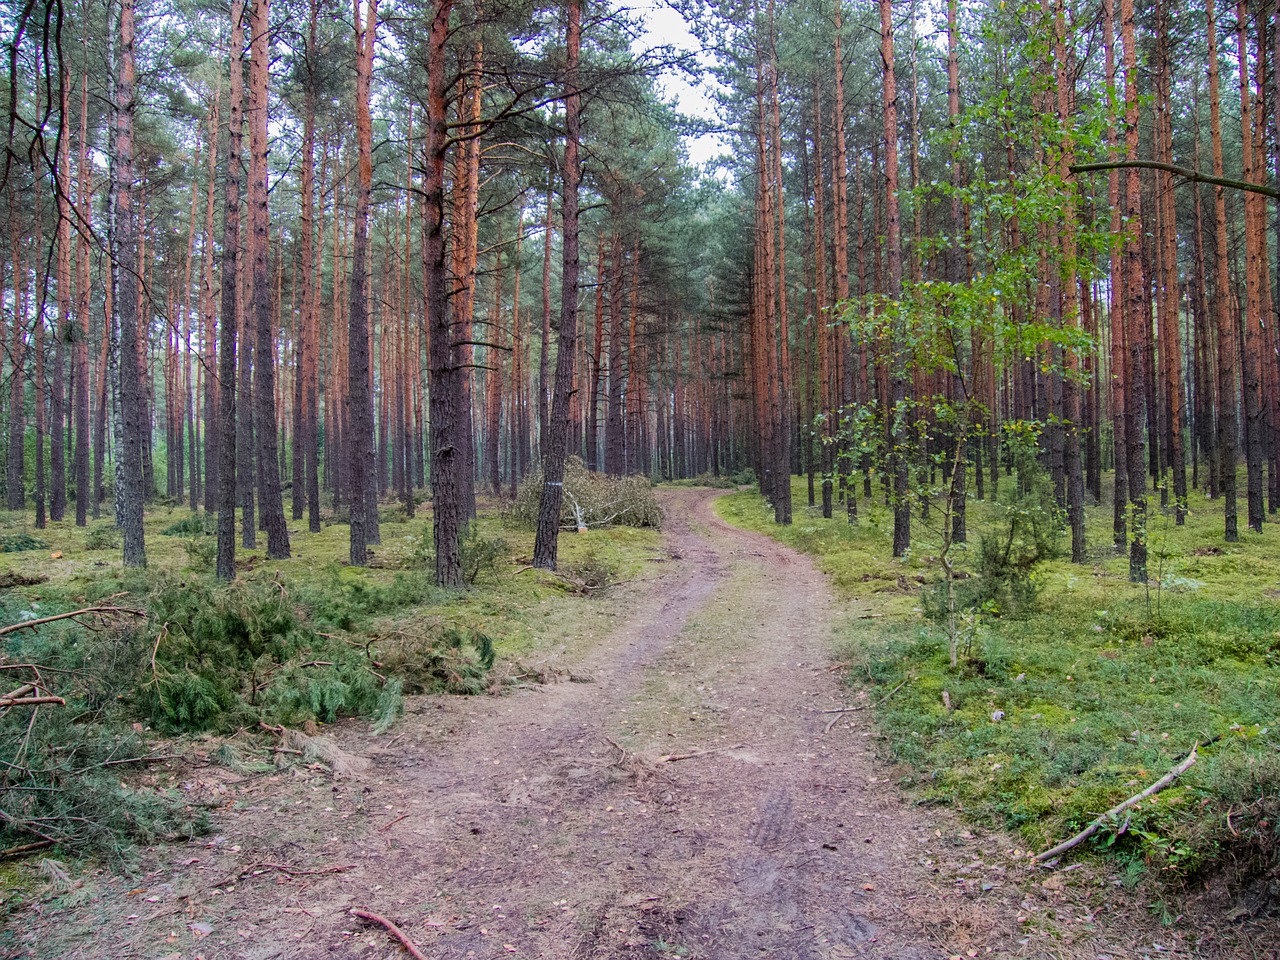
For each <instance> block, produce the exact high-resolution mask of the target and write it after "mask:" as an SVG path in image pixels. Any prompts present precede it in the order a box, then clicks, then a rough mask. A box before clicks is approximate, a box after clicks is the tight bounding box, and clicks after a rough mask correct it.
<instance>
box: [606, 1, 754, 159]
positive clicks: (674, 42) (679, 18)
mask: <svg viewBox="0 0 1280 960" xmlns="http://www.w3.org/2000/svg"><path fill="white" fill-rule="evenodd" d="M627 9H628V11H629V12H631V13H633V14H634V15H635V16H637V17H638V18H639V19H640V21H641V24H642V31H641V33H640V36H639V37H637V38H636V41H635V43H634V44H633V49H635V50H637V51H640V50H647V49H649V48H652V47H655V46H671V47H675V48H676V49H677V50H679V51H681V52H692V53H694V54H695V55H696V56H697V59H698V61H699V63H701V64H703V65H704V66H705V65H707V60H708V54H707V53H706V52H705V51H703V50H702V45H701V44H700V43H699V42H698V39H697V38H696V37H695V36H694V35H693V34H692V33H691V32H690V30H689V25H688V23H687V22H686V21H685V18H684V16H683V15H682V14H681V13H680V11H678V10H676V9H675V8H674V7H672V6H671V5H670V4H669V3H667V2H665V0H632V2H631V3H630V4H628V7H627ZM714 84H715V81H714V79H712V77H711V76H710V73H709V71H706V70H703V71H701V76H700V78H699V79H698V80H697V81H694V80H693V79H691V77H690V76H689V74H688V73H686V72H684V71H682V70H679V69H677V68H675V67H671V68H668V69H666V70H665V71H663V73H662V74H661V75H660V76H659V77H658V89H659V91H660V92H661V93H662V95H663V97H664V98H665V99H666V100H667V101H668V102H671V103H674V104H675V106H676V109H677V110H679V111H680V112H681V113H683V114H685V115H687V116H690V117H695V118H697V119H699V120H707V121H711V122H712V123H714V122H716V121H717V119H718V118H717V114H716V103H715V100H714V98H713V97H712V90H713V89H714ZM684 144H685V149H686V150H688V152H689V160H690V162H692V163H693V164H695V165H696V166H702V165H704V164H707V163H710V162H711V161H713V160H715V158H716V157H718V156H720V155H721V154H722V153H724V152H725V151H726V150H727V149H728V145H729V144H728V140H727V139H726V138H725V136H724V135H723V134H718V133H704V134H698V135H692V136H689V135H687V136H685V137H684Z"/></svg>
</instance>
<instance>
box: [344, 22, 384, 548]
mask: <svg viewBox="0 0 1280 960" xmlns="http://www.w3.org/2000/svg"><path fill="white" fill-rule="evenodd" d="M355 16H356V20H355V25H356V26H355V29H356V139H357V143H358V155H359V158H358V161H357V177H356V217H355V232H354V236H353V238H352V244H351V290H350V294H351V300H350V305H351V308H350V310H349V311H348V314H347V425H348V427H349V429H350V431H351V439H350V442H349V443H348V444H347V456H348V460H347V478H348V481H349V484H350V495H349V498H348V502H349V507H350V513H351V565H352V566H355V567H363V566H364V565H365V564H366V563H368V562H369V544H370V543H371V542H375V538H374V536H373V535H372V534H373V532H374V529H375V526H376V524H377V500H376V498H375V497H374V496H373V490H374V487H375V486H376V484H377V477H376V474H375V473H374V462H375V461H374V443H373V397H372V396H371V395H370V392H369V366H370V360H369V301H368V298H367V292H366V284H367V282H368V279H369V277H368V269H367V264H366V258H367V254H368V248H369V192H370V189H371V188H372V184H373V154H372V144H373V131H372V126H371V121H370V117H369V81H370V77H371V75H372V70H373V46H374V37H375V34H376V31H377V16H378V12H377V0H370V2H369V5H368V7H367V13H366V19H365V22H364V25H363V27H362V26H361V22H360V4H359V2H358V0H357V2H356V4H355Z"/></svg>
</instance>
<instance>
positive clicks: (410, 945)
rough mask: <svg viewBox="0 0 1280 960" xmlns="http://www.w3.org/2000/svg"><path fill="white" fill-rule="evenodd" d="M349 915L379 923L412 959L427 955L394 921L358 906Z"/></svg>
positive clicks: (424, 957) (424, 958) (423, 959)
mask: <svg viewBox="0 0 1280 960" xmlns="http://www.w3.org/2000/svg"><path fill="white" fill-rule="evenodd" d="M351 915H352V916H353V917H359V918H360V919H361V920H368V921H369V922H370V923H379V924H382V926H384V927H386V929H387V932H388V933H390V934H391V935H392V936H393V937H395V938H396V939H397V940H399V941H400V945H401V946H402V947H404V948H405V949H406V950H408V951H409V956H411V957H413V958H414V960H427V955H426V954H425V953H423V952H422V951H421V950H419V949H418V946H417V944H415V943H414V942H413V941H412V940H410V939H409V938H408V937H407V936H406V935H405V933H404V931H403V930H401V929H400V928H399V927H397V926H396V925H395V924H394V923H392V922H391V921H390V920H388V919H387V918H386V917H384V916H381V915H380V914H377V913H373V912H372V911H369V910H361V909H359V908H358V907H352V908H351Z"/></svg>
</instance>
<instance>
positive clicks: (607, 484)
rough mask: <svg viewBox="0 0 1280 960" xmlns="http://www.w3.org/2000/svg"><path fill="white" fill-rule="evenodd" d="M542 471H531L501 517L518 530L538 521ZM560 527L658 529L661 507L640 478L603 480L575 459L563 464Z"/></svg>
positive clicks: (645, 482) (646, 482)
mask: <svg viewBox="0 0 1280 960" xmlns="http://www.w3.org/2000/svg"><path fill="white" fill-rule="evenodd" d="M542 487H543V484H542V470H541V468H540V467H539V468H535V469H534V470H532V471H530V473H529V476H528V477H526V478H525V480H524V482H523V483H521V484H520V487H519V489H518V490H517V491H516V497H515V500H513V501H512V502H511V504H510V506H509V507H508V508H507V510H506V513H505V514H504V518H505V519H506V520H507V522H509V523H511V524H513V525H515V526H521V527H533V526H535V525H536V524H537V522H538V505H539V502H540V500H541V497H542ZM560 524H561V526H567V527H603V526H609V525H611V524H617V525H621V526H627V527H661V526H662V508H661V507H659V506H658V498H657V497H656V496H655V495H654V492H653V485H652V484H651V483H650V482H649V481H648V480H647V479H645V478H644V477H606V476H604V475H603V474H598V473H592V472H591V471H590V470H588V469H587V465H586V464H585V463H583V462H582V460H581V459H580V458H579V457H570V458H569V459H568V460H566V461H565V465H564V501H563V504H562V506H561V510H560Z"/></svg>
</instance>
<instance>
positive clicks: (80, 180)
mask: <svg viewBox="0 0 1280 960" xmlns="http://www.w3.org/2000/svg"><path fill="white" fill-rule="evenodd" d="M86 61H87V55H86ZM88 141H89V75H88V72H87V66H86V72H85V73H84V74H83V75H82V76H81V78H80V136H79V140H78V143H77V153H76V219H77V222H78V223H80V224H81V227H80V229H78V230H77V239H76V337H75V341H74V344H73V346H72V352H71V371H72V372H71V379H72V390H71V393H72V397H73V400H72V407H73V408H74V413H73V417H74V420H75V432H76V446H75V474H76V526H78V527H83V526H86V525H87V524H88V522H89V501H90V499H94V500H95V508H94V509H95V516H96V510H97V507H96V496H95V494H94V493H93V491H91V490H90V487H89V238H88V236H87V231H86V230H85V229H84V227H83V225H84V224H87V223H88V222H89V216H90V211H89V193H90V186H89V181H90V177H91V174H90V167H89V142H88Z"/></svg>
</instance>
